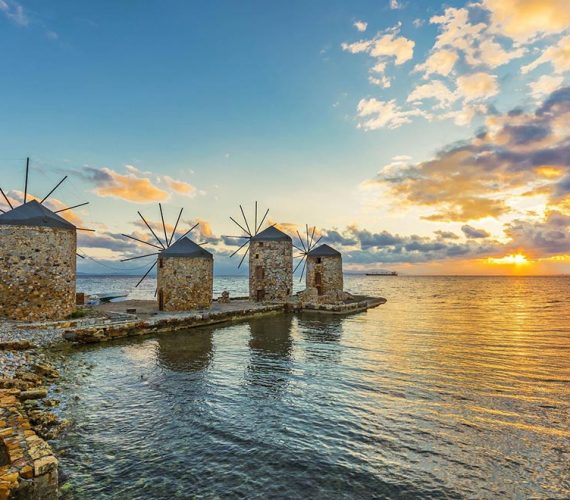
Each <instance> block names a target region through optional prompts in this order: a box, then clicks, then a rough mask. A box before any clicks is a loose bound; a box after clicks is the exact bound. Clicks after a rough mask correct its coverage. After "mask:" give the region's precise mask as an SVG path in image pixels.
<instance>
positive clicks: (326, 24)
mask: <svg viewBox="0 0 570 500" xmlns="http://www.w3.org/2000/svg"><path fill="white" fill-rule="evenodd" d="M0 45H1V46H2V47H3V48H4V50H3V51H2V55H3V57H2V66H1V69H0V94H1V95H2V99H0V113H1V116H2V120H1V122H0V187H2V188H3V190H4V191H5V192H6V193H7V196H8V197H9V199H10V200H11V202H12V204H13V205H15V204H17V203H20V202H21V201H22V200H23V188H24V172H25V159H26V157H29V158H30V169H31V170H30V186H29V191H30V193H31V195H32V196H37V197H39V198H42V197H43V196H44V195H45V194H46V193H47V192H48V191H49V190H50V189H51V188H52V187H53V186H54V185H55V184H56V183H57V182H59V180H60V179H61V178H62V177H63V176H66V175H67V176H68V178H67V179H66V181H65V182H64V183H63V184H62V185H61V187H60V188H58V190H57V191H56V192H55V193H54V194H53V196H52V197H51V198H50V200H48V201H47V202H46V205H47V206H48V207H50V208H52V209H60V208H65V207H69V206H73V205H76V204H79V203H82V202H87V201H88V202H89V205H87V206H84V207H80V208H78V209H75V210H70V211H67V212H62V214H61V215H62V216H65V217H66V218H68V219H69V220H70V221H71V222H73V223H75V224H76V225H78V226H79V227H82V228H92V229H95V230H96V231H95V232H93V233H88V232H80V235H79V242H78V244H79V249H80V253H82V254H83V255H86V256H88V258H86V259H79V261H78V271H80V272H99V273H108V272H121V273H122V272H127V273H134V274H136V273H138V272H140V269H143V268H144V267H145V266H147V265H148V263H152V261H153V258H154V257H153V256H151V257H147V258H146V259H140V260H134V261H129V262H124V263H122V262H121V259H125V258H129V257H133V256H139V255H145V254H146V253H152V252H154V251H155V250H154V249H153V248H152V247H150V246H148V245H144V244H142V243H141V244H139V243H137V242H135V241H133V240H129V239H127V238H125V237H124V236H122V235H121V234H122V233H125V234H128V235H131V236H134V237H136V238H139V239H142V240H145V241H149V242H151V241H154V238H153V236H152V235H151V234H150V232H149V231H148V230H147V228H146V227H145V226H144V223H143V222H142V220H141V219H140V217H139V216H138V214H137V212H139V211H140V212H141V213H142V214H143V216H145V218H146V219H147V220H149V222H151V225H152V226H153V227H154V228H155V229H156V230H157V232H160V231H162V223H161V219H160V212H159V207H158V203H161V204H162V206H163V209H164V216H165V221H166V225H167V229H168V234H167V236H170V232H171V231H172V230H173V229H174V227H173V226H174V223H175V222H176V219H177V217H178V214H179V211H180V209H183V214H182V217H181V221H180V224H179V226H178V228H177V235H178V236H180V235H181V234H182V233H184V232H185V231H186V230H187V229H189V228H190V227H192V225H193V224H195V223H197V222H199V223H200V225H199V226H198V227H197V228H196V229H195V230H194V231H193V232H192V233H191V236H192V239H193V240H195V241H196V242H199V243H205V248H207V249H209V250H210V251H211V252H213V253H214V255H215V258H216V266H215V272H216V273H217V274H236V273H240V272H244V268H242V269H240V270H238V269H237V264H238V262H239V257H238V256H234V257H231V258H230V255H231V254H232V253H233V252H234V251H235V250H236V249H237V246H236V245H237V244H238V243H239V240H238V239H236V238H229V237H228V236H239V235H242V234H243V233H242V232H241V230H240V229H239V228H238V227H236V226H235V225H234V224H233V222H232V221H231V220H230V219H229V217H230V216H232V217H234V218H235V219H237V220H238V221H239V222H242V220H243V219H242V218H241V212H240V208H239V205H240V204H242V205H243V208H244V210H245V212H246V214H247V217H248V219H249V221H250V223H251V221H252V219H254V203H255V201H257V202H258V205H259V212H260V214H263V213H265V210H266V209H269V210H270V212H269V215H268V217H267V219H266V225H267V224H275V223H277V224H278V227H280V228H282V229H283V230H285V231H286V232H288V233H289V234H290V235H291V236H292V237H295V236H296V231H297V229H299V231H300V232H304V231H305V227H306V225H309V226H310V227H315V228H316V229H315V234H316V235H317V237H319V238H321V237H322V239H321V240H320V243H328V244H330V245H332V246H334V247H335V248H337V249H338V250H339V251H341V252H342V253H343V262H344V267H345V270H346V271H348V272H362V271H367V272H368V271H376V270H381V269H389V270H396V271H399V272H401V273H407V274H561V273H562V274H563V273H570V78H569V74H570V9H569V8H568V5H567V0H481V1H479V2H465V1H450V2H446V3H442V2H438V1H428V0H422V1H419V0H415V1H414V0H370V1H354V0H351V1H346V0H345V1H340V0H326V1H325V0H312V1H311V2H305V1H295V0H292V1H288V2H262V1H243V2H236V1H223V0H220V1H215V2H193V1H186V0H168V1H164V0H163V1H160V2H159V1H152V0H148V1H146V2H127V1H122V2H117V1H116V0H115V1H110V0H109V1H107V0H99V1H98V2H87V1H77V0H73V1H72V0H59V1H58V2H45V0H21V1H17V2H16V1H14V0H0ZM8 208H9V207H8V205H7V203H6V202H5V200H3V199H0V209H2V210H8ZM260 218H261V215H260ZM295 239H297V238H295ZM297 244H298V243H297Z"/></svg>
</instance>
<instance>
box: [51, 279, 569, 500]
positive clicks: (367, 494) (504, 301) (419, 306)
mask: <svg viewBox="0 0 570 500" xmlns="http://www.w3.org/2000/svg"><path fill="white" fill-rule="evenodd" d="M134 283H136V279H135V278H132V279H131V278H112V277H110V278H99V279H94V278H88V277H86V278H81V279H80V283H79V286H78V289H84V290H88V291H91V292H95V291H101V292H102V291H110V290H112V289H116V290H119V289H127V290H128V289H130V288H131V287H132V286H133V285H134ZM346 285H347V289H348V290H350V291H353V292H363V293H369V294H374V295H380V296H383V297H386V298H387V299H388V303H387V304H386V305H384V306H381V307H379V308H377V309H373V310H370V311H368V312H366V313H362V314H356V315H353V316H347V317H342V318H339V317H330V318H326V317H322V316H314V315H309V314H303V315H300V316H294V315H287V316H274V317H267V318H263V319H258V320H255V321H248V322H244V323H239V324H233V325H228V326H219V327H216V328H201V329H194V330H190V331H188V332H182V333H176V334H172V335H163V336H158V337H156V338H145V339H138V340H135V341H129V342H125V341H122V342H117V343H110V344H106V345H102V346H93V347H86V348H80V349H76V350H74V351H72V352H73V354H72V361H73V360H75V361H77V362H78V363H77V364H78V365H79V364H80V363H79V362H88V363H91V364H92V365H93V368H92V369H91V370H87V371H85V370H84V371H83V372H81V374H79V372H78V375H77V379H76V380H73V377H71V379H72V380H71V381H70V382H68V383H67V385H68V387H67V388H66V390H65V393H66V394H67V395H68V396H70V397H69V401H68V403H67V405H66V406H65V407H64V410H63V411H64V416H66V417H68V418H70V419H72V420H73V421H74V422H75V426H74V427H73V428H72V430H71V431H70V432H69V433H68V434H67V436H66V437H65V438H64V439H63V440H62V441H61V442H59V443H58V444H57V447H58V448H59V449H60V450H61V453H62V458H61V466H62V469H63V471H64V475H65V477H66V481H67V484H66V486H65V488H64V489H65V490H66V491H67V493H66V495H67V496H68V497H71V498H85V499H99V498H103V499H105V498H120V499H130V498H145V499H150V498H188V497H192V496H198V497H207V498H211V497H247V498H252V497H258V498H285V497H286V498H327V499H328V498H398V497H405V498H442V497H444V498H461V497H469V498H499V497H508V498H528V497H541V498H546V497H548V498H568V497H570V278H519V277H513V278H466V277H460V278H459V277H458V278H455V277H356V276H349V277H347V278H346ZM145 287H146V288H145V289H144V290H143V291H141V292H137V293H139V294H140V296H144V294H145V293H147V294H150V295H151V296H152V291H153V287H154V284H153V283H152V282H150V281H149V282H147V283H146V285H145ZM226 288H228V289H230V290H231V291H232V294H233V295H239V294H243V293H245V292H246V290H247V282H246V280H245V279H241V278H224V279H218V280H217V282H216V294H218V293H219V292H221V291H222V290H223V289H226ZM145 290H146V291H145ZM78 370H79V368H78Z"/></svg>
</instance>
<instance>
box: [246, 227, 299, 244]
mask: <svg viewBox="0 0 570 500" xmlns="http://www.w3.org/2000/svg"><path fill="white" fill-rule="evenodd" d="M251 241H293V240H292V239H291V237H290V236H289V235H288V234H285V233H284V232H283V231H280V230H279V229H277V228H276V227H275V226H271V227H268V228H267V229H264V230H263V231H261V233H257V234H256V235H255V236H254V237H253V238H251Z"/></svg>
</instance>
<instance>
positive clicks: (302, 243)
mask: <svg viewBox="0 0 570 500" xmlns="http://www.w3.org/2000/svg"><path fill="white" fill-rule="evenodd" d="M297 236H298V237H299V240H300V241H301V245H303V250H304V251H305V252H306V251H307V249H306V248H305V243H304V242H303V238H301V235H300V233H299V230H298V229H297Z"/></svg>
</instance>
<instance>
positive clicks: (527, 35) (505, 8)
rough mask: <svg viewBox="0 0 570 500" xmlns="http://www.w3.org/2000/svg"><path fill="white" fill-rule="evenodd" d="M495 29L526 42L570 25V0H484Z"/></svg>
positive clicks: (518, 40) (558, 31) (557, 31)
mask: <svg viewBox="0 0 570 500" xmlns="http://www.w3.org/2000/svg"><path fill="white" fill-rule="evenodd" d="M482 4H483V6H484V7H485V8H486V9H488V10H489V11H490V13H491V24H492V27H493V30H494V31H495V32H497V33H500V34H502V35H505V36H508V37H510V38H512V39H514V40H516V41H517V42H520V43H524V42H528V41H530V40H532V39H535V38H537V37H540V36H543V35H549V34H555V33H560V32H562V31H564V30H566V29H567V28H568V26H570V9H569V8H568V1H567V0H483V2H482Z"/></svg>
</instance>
